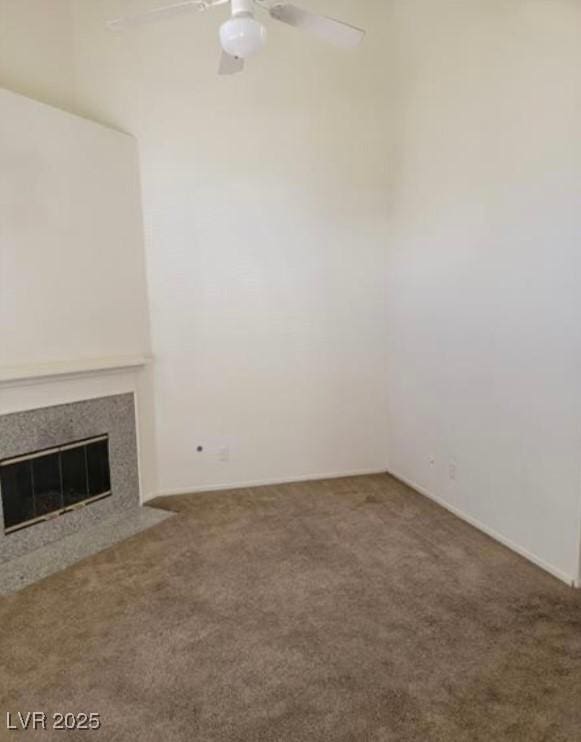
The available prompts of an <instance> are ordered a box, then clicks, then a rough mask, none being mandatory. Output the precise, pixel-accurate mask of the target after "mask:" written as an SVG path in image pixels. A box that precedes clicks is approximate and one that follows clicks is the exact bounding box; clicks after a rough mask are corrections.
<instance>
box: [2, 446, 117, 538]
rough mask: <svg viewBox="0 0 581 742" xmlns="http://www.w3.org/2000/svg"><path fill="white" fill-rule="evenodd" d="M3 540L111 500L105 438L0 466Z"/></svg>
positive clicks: (27, 455) (42, 452) (10, 460)
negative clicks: (68, 513) (72, 512)
mask: <svg viewBox="0 0 581 742" xmlns="http://www.w3.org/2000/svg"><path fill="white" fill-rule="evenodd" d="M0 492H1V496H2V508H3V513H4V532H5V533H6V534H9V533H13V532H15V531H19V530H21V529H22V528H28V527H29V526H32V525H34V524H35V523H39V522H42V521H44V520H48V519H50V518H55V517H57V516H59V515H63V514H64V513H67V512H69V511H72V510H76V509H78V508H80V507H85V506H86V505H89V504H90V503H92V502H96V501H97V500H102V499H103V498H105V497H109V496H110V495H111V471H110V467H109V436H108V435H101V436H97V437H94V438H88V439H85V440H80V441H74V442H71V443H68V444H66V445H63V446H58V447H54V448H50V449H45V450H42V451H34V452H32V453H27V454H24V455H22V456H17V457H12V458H9V459H4V460H3V461H0Z"/></svg>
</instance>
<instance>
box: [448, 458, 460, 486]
mask: <svg viewBox="0 0 581 742" xmlns="http://www.w3.org/2000/svg"><path fill="white" fill-rule="evenodd" d="M457 474H458V467H457V466H456V462H455V461H450V463H449V464H448V476H449V477H450V479H451V480H452V481H453V482H455V481H456V475H457Z"/></svg>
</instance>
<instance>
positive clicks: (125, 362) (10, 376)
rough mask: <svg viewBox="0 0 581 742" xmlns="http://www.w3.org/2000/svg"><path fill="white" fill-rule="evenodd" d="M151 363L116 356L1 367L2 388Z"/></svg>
mask: <svg viewBox="0 0 581 742" xmlns="http://www.w3.org/2000/svg"><path fill="white" fill-rule="evenodd" d="M151 361H152V357H151V356H115V357H113V358H84V359H81V360H76V361H55V362H53V363H42V364H34V365H30V366H0V386H2V385H10V384H18V383H24V384H26V383H34V382H41V381H48V380H50V379H54V378H59V377H63V376H92V375H95V374H99V373H106V372H111V371H123V370H131V369H139V368H143V367H144V366H147V365H148V364H150V363H151Z"/></svg>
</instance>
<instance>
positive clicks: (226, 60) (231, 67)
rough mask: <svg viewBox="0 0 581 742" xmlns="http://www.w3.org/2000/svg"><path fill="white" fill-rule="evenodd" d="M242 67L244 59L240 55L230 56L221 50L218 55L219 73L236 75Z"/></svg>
mask: <svg viewBox="0 0 581 742" xmlns="http://www.w3.org/2000/svg"><path fill="white" fill-rule="evenodd" d="M243 69H244V60H243V59H241V58H240V57H232V56H230V54H226V52H222V56H221V57H220V67H219V68H218V74H219V75H236V74H237V73H238V72H242V70H243Z"/></svg>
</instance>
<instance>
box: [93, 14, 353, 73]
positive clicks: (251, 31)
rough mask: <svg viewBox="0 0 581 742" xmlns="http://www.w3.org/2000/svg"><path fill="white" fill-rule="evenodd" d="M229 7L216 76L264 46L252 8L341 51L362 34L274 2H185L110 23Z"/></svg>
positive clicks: (117, 27)
mask: <svg viewBox="0 0 581 742" xmlns="http://www.w3.org/2000/svg"><path fill="white" fill-rule="evenodd" d="M228 3H230V6H231V17H230V19H229V20H227V21H226V22H225V23H223V24H222V25H221V26H220V44H221V46H222V57H221V59H220V66H219V70H218V72H219V74H220V75H234V74H236V73H237V72H242V70H243V69H244V60H245V59H247V58H248V57H250V56H252V55H253V54H255V53H256V52H258V51H260V50H261V49H262V47H263V46H264V45H265V43H266V28H265V27H264V26H263V25H262V23H260V22H259V21H257V20H256V19H255V18H254V11H255V8H261V9H263V10H265V11H267V12H268V13H269V14H270V17H271V18H274V20H276V21H281V23H286V24H287V25H289V26H294V27H295V28H299V29H304V30H305V31H310V32H312V33H314V34H315V35H317V36H319V37H320V38H322V39H324V40H325V41H329V42H331V43H332V44H336V45H337V46H341V47H344V48H352V47H355V46H357V45H358V44H360V43H361V41H362V40H363V37H364V36H365V31H363V30H362V29H360V28H356V27H355V26H350V25H349V24H348V23H343V22H342V21H338V20H335V19H334V18H328V17H326V16H321V15H316V14H315V13H311V12H309V11H308V10H303V9H302V8H299V7H297V6H296V5H293V4H291V3H287V2H279V1H277V0H274V2H273V0H185V1H184V2H179V3H175V4H173V5H167V6H165V7H162V8H156V9H154V10H149V11H147V12H145V13H140V14H139V15H129V16H124V17H122V18H117V19H115V20H113V21H110V22H109V23H108V24H107V25H108V27H109V28H110V29H111V30H113V31H122V30H124V29H127V28H131V27H134V26H141V25H143V24H146V23H152V22H155V21H157V20H161V19H162V18H169V17H171V16H174V15H179V14H181V13H184V12H188V11H191V10H198V11H204V10H209V9H210V8H213V7H215V6H217V5H227V4H228Z"/></svg>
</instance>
